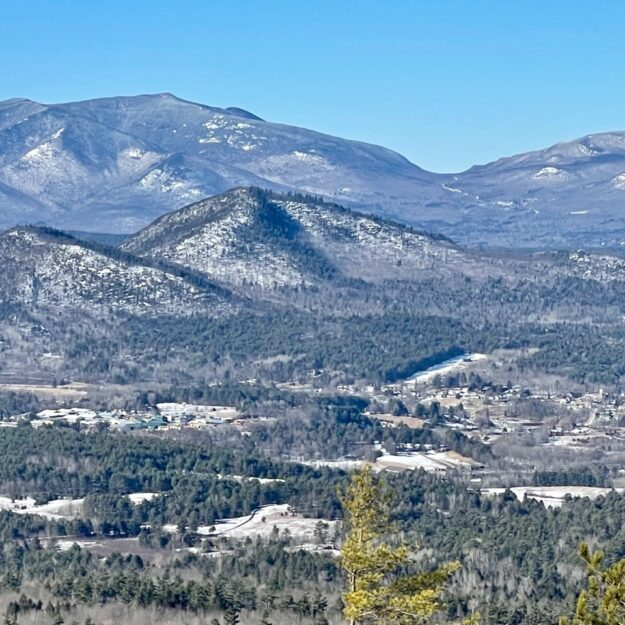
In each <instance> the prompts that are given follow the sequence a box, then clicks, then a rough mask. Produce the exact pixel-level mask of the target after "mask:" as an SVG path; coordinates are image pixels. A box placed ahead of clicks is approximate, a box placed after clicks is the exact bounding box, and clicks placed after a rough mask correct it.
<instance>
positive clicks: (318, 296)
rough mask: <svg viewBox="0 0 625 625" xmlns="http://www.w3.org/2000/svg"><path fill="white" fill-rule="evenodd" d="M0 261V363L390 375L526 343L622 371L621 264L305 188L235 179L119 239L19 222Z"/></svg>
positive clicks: (78, 370) (616, 374) (63, 371)
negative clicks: (495, 245)
mask: <svg viewBox="0 0 625 625" xmlns="http://www.w3.org/2000/svg"><path fill="white" fill-rule="evenodd" d="M0 263H1V264H2V266H3V267H4V268H5V271H4V272H3V273H2V277H1V278H0V311H1V313H2V314H1V315H0V349H1V350H3V353H4V354H5V355H6V357H7V361H5V362H4V364H3V366H4V367H5V368H7V367H12V368H13V369H19V367H20V366H22V365H24V366H25V365H26V364H27V365H28V367H29V368H32V366H33V365H32V363H33V362H34V363H37V366H39V367H41V368H42V370H44V371H48V372H50V371H57V373H58V375H63V376H65V377H72V378H76V377H78V378H81V379H83V378H88V379H111V376H114V377H115V379H120V380H128V379H134V378H133V376H141V377H144V378H146V379H151V380H162V379H163V377H164V376H166V377H168V378H171V379H178V380H189V379H197V377H198V376H199V377H200V378H201V379H207V378H210V376H219V375H222V374H223V375H225V371H236V375H244V374H248V375H249V376H250V377H253V376H255V375H260V373H259V372H261V373H262V372H264V373H263V375H270V376H274V377H275V376H277V378H278V379H282V378H285V379H287V378H288V379H293V377H294V376H297V374H298V372H301V371H306V370H310V368H313V367H314V368H326V369H328V370H331V371H343V372H345V373H346V374H349V375H353V376H356V377H366V378H371V379H387V380H388V379H399V378H401V377H402V376H405V375H409V374H410V372H411V371H413V370H415V368H416V367H418V366H420V364H423V363H424V362H431V361H432V359H434V360H436V359H437V358H442V357H444V356H445V355H446V354H449V353H458V352H459V351H468V350H473V351H492V350H494V349H497V348H513V349H523V350H526V349H529V348H532V349H533V353H535V356H532V358H533V361H532V362H534V363H538V364H536V366H542V367H554V368H559V369H561V370H562V371H565V372H567V373H566V374H567V375H569V374H571V375H575V376H577V378H578V379H590V377H589V376H591V377H592V379H595V380H597V379H610V380H614V379H620V378H621V376H625V357H624V356H623V355H621V354H620V352H619V350H618V349H617V347H618V345H619V344H620V343H619V341H620V340H621V338H623V337H622V333H623V329H622V311H623V309H624V308H625V260H623V259H621V258H619V257H617V256H611V255H608V254H587V253H584V252H560V253H534V254H529V255H528V254H526V255H521V254H517V255H510V254H506V255H503V254H497V253H484V252H477V251H471V250H467V249H465V248H462V247H459V246H457V245H456V244H454V243H453V242H451V241H450V240H449V239H447V238H445V237H441V236H439V235H430V234H428V233H427V232H424V231H418V230H415V229H413V228H411V227H409V226H405V225H402V224H397V223H393V222H390V221H388V220H384V219H382V218H379V217H374V216H371V215H366V214H363V213H360V212H357V211H353V210H351V209H347V208H344V207H341V206H339V205H336V204H333V203H328V202H325V201H323V200H322V199H320V198H318V197H313V196H303V195H298V194H293V193H287V194H280V193H276V192H275V191H263V190H260V189H258V188H256V187H245V188H238V189H234V190H232V191H229V192H226V193H224V194H221V195H219V196H216V197H212V198H209V199H206V200H202V201H200V202H196V203H193V204H191V205H189V206H187V207H185V208H182V209H180V210H178V211H174V212H173V213H169V214H167V215H165V216H162V217H160V218H158V219H157V220H156V221H155V222H153V223H152V224H151V225H149V226H147V227H146V228H145V229H143V230H141V231H140V232H138V233H137V234H135V235H134V236H132V237H130V238H128V239H126V240H124V241H123V242H122V243H121V245H120V246H118V247H114V246H110V245H106V244H103V243H99V242H94V241H86V240H78V239H77V238H74V237H72V236H70V235H67V234H64V233H62V232H58V231H55V230H51V229H49V228H37V227H18V228H14V229H11V230H9V231H8V232H6V233H4V234H3V235H1V236H0ZM46 354H54V355H55V359H54V360H53V361H50V359H49V358H48V357H47V356H45V355H46ZM584 354H586V356H584ZM588 354H593V357H592V359H591V358H589V357H588ZM44 356H45V357H44ZM9 360H10V362H9ZM1 374H2V369H1V368H0V375H1ZM46 375H47V374H46ZM229 375H231V373H230V374H229Z"/></svg>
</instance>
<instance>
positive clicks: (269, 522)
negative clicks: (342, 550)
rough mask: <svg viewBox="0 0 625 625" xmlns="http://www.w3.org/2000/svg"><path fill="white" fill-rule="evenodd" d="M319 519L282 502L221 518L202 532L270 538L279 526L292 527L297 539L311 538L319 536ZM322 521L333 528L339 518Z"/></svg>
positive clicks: (225, 535) (201, 529)
mask: <svg viewBox="0 0 625 625" xmlns="http://www.w3.org/2000/svg"><path fill="white" fill-rule="evenodd" d="M319 521H320V519H309V518H306V517H304V516H302V515H300V514H296V513H294V512H292V511H291V508H290V506H289V505H288V504H279V505H270V506H264V507H263V508H260V509H259V510H256V511H254V512H253V513H252V514H251V515H248V516H243V517H237V518H234V519H224V520H223V521H218V522H217V523H215V525H214V526H208V525H204V526H200V527H198V534H203V535H205V536H209V535H212V536H224V537H229V538H236V539H244V538H247V537H248V536H250V537H253V538H256V537H258V536H260V537H261V538H270V537H271V535H272V533H273V531H274V527H275V528H277V530H278V531H279V532H280V533H282V532H284V531H285V530H288V532H289V533H290V535H291V536H292V537H293V538H296V539H299V540H304V541H311V540H313V539H314V538H315V527H316V526H317V524H318V523H319ZM321 521H322V522H323V523H326V524H327V525H328V529H329V531H331V530H332V528H333V527H334V526H335V525H336V523H338V521H323V520H321Z"/></svg>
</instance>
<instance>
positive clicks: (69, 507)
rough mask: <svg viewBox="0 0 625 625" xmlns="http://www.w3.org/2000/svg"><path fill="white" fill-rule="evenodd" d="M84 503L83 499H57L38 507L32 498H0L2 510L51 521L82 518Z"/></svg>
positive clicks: (0, 508)
mask: <svg viewBox="0 0 625 625" xmlns="http://www.w3.org/2000/svg"><path fill="white" fill-rule="evenodd" d="M82 503H83V500H82V499H55V500H53V501H49V502H48V503H45V504H41V505H37V504H36V503H35V500H34V499H32V498H31V497H27V498H26V499H11V498H10V497H0V510H9V511H11V512H15V513H16V514H36V515H37V516H42V517H45V518H47V519H51V520H59V519H73V518H76V517H79V516H80V514H81V512H82Z"/></svg>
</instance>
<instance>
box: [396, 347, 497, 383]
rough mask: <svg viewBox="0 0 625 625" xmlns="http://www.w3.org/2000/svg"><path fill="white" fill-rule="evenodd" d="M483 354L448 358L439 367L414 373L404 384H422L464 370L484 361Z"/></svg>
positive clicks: (435, 366) (484, 356)
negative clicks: (439, 376) (436, 377)
mask: <svg viewBox="0 0 625 625" xmlns="http://www.w3.org/2000/svg"><path fill="white" fill-rule="evenodd" d="M486 357H487V356H486V355H485V354H464V355H462V356H456V357H455V358H450V359H449V360H446V361H445V362H442V363H440V364H439V365H434V366H433V367H430V368H429V369H425V370H424V371H419V372H417V373H415V375H413V376H412V377H410V378H408V379H407V380H406V382H415V383H417V384H424V383H426V382H431V381H432V380H433V379H434V377H435V376H437V375H445V374H447V373H452V372H457V371H462V370H463V369H466V368H467V366H468V365H470V364H472V363H474V362H478V361H480V360H484V359H486Z"/></svg>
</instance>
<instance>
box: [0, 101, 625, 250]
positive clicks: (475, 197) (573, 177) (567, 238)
mask: <svg viewBox="0 0 625 625" xmlns="http://www.w3.org/2000/svg"><path fill="white" fill-rule="evenodd" d="M249 185H255V186H258V187H262V188H268V189H273V190H275V191H279V192H288V191H295V192H304V193H309V194H314V195H319V196H323V197H324V198H326V199H328V200H331V201H335V202H338V203H341V204H344V205H348V206H351V207H354V208H357V209H358V210H360V211H363V212H367V213H374V214H377V215H380V216H383V217H386V218H390V219H394V220H396V221H401V222H404V223H407V224H410V225H413V226H416V227H418V228H421V229H426V230H430V231H434V232H438V233H442V234H445V235H447V236H449V237H451V238H452V239H454V240H455V241H457V242H459V243H462V244H465V245H468V246H472V247H476V246H491V247H510V246H515V247H525V248H537V249H545V248H578V247H587V248H598V247H608V248H611V249H617V248H619V249H620V247H621V245H622V244H623V242H625V218H624V216H623V208H624V207H625V133H622V132H614V133H606V134H598V135H591V136H587V137H584V138H582V139H579V140H577V141H573V142H570V143H562V144H558V145H556V146H554V147H551V148H549V149H546V150H541V151H537V152H530V153H528V154H523V155H519V156H514V157H510V158H504V159H501V160H499V161H496V162H494V163H490V164H488V165H483V166H476V167H473V168H471V169H469V170H468V171H466V172H463V173H459V174H455V175H454V174H434V173H431V172H427V171H425V170H423V169H421V168H419V167H417V166H416V165H413V164H412V163H410V162H409V161H408V160H406V159H405V158H403V157H402V156H400V155H399V154H397V153H395V152H392V151H391V150H387V149H385V148H382V147H378V146H373V145H369V144H365V143H359V142H356V141H348V140H345V139H339V138H336V137H331V136H328V135H324V134H320V133H317V132H313V131H311V130H305V129H301V128H295V127H291V126H285V125H281V124H275V123H270V122H266V121H263V120H262V119H260V118H258V117H257V116H255V115H253V114H251V113H248V112H247V111H244V110H241V109H237V108H228V109H220V108H214V107H210V106H204V105H201V104H195V103H192V102H187V101H184V100H181V99H179V98H176V97H174V96H173V95H171V94H158V95H145V96H136V97H116V98H106V99H99V100H89V101H85V102H75V103H68V104H55V105H44V104H39V103H36V102H32V101H30V100H24V99H15V100H7V101H5V102H0V228H8V227H11V226H13V225H15V224H17V223H21V224H25V223H33V224H36V223H42V224H46V225H50V226H54V227H60V228H63V229H66V230H82V231H89V232H100V233H126V234H127V233H133V232H135V231H137V230H139V229H140V228H142V227H145V226H146V225H147V224H148V223H150V222H151V221H153V220H154V219H155V218H157V217H158V216H160V215H162V214H164V213H166V212H169V211H171V210H174V209H177V208H180V207H182V206H185V205H187V204H189V203H191V202H193V201H196V200H201V199H203V198H205V197H208V196H211V195H214V194H217V193H221V192H223V191H226V190H228V189H231V188H234V187H240V186H249Z"/></svg>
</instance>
